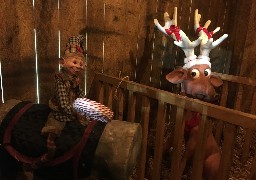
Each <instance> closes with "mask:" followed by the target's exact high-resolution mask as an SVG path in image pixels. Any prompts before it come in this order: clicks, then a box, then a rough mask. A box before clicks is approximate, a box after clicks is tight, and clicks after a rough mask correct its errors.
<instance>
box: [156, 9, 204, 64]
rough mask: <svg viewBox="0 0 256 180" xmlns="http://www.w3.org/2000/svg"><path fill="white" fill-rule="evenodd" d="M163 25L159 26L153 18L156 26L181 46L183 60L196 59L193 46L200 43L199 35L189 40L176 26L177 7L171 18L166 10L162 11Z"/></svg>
mask: <svg viewBox="0 0 256 180" xmlns="http://www.w3.org/2000/svg"><path fill="white" fill-rule="evenodd" d="M164 20H165V25H164V26H161V25H160V24H159V22H158V20H157V19H154V23H155V25H156V27H157V28H158V29H159V30H160V31H161V32H163V33H164V34H166V35H170V36H171V37H172V38H173V39H174V40H175V41H174V44H175V45H177V46H179V47H181V49H182V50H183V51H184V53H185V56H186V58H185V62H188V61H190V60H192V59H196V57H197V56H196V55H195V54H194V48H195V47H196V46H198V45H199V44H200V43H201V37H199V38H198V39H197V40H195V41H193V42H191V41H190V40H189V38H188V37H187V35H186V34H185V33H184V32H183V31H182V30H181V29H180V28H179V27H178V26H177V7H175V8H174V12H173V19H172V20H171V19H170V16H169V14H168V13H167V12H165V13H164Z"/></svg>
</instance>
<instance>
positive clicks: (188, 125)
mask: <svg viewBox="0 0 256 180" xmlns="http://www.w3.org/2000/svg"><path fill="white" fill-rule="evenodd" d="M200 120H201V116H200V113H194V116H193V117H192V118H191V119H189V120H186V122H185V128H184V132H185V133H186V134H188V133H190V131H191V129H193V128H194V127H196V126H198V125H199V123H200Z"/></svg>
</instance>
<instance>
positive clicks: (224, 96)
mask: <svg viewBox="0 0 256 180" xmlns="http://www.w3.org/2000/svg"><path fill="white" fill-rule="evenodd" d="M227 98H228V81H224V82H223V85H222V91H221V99H220V106H224V107H225V106H226V104H227ZM222 130H223V122H222V121H218V122H217V125H216V133H215V139H216V142H217V144H220V140H221V134H222Z"/></svg>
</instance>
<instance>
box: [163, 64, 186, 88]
mask: <svg viewBox="0 0 256 180" xmlns="http://www.w3.org/2000/svg"><path fill="white" fill-rule="evenodd" d="M186 78H187V70H186V69H183V68H178V69H175V70H173V71H172V72H170V73H169V74H167V75H166V79H167V80H168V81H169V82H171V83H173V84H179V83H182V82H183V81H184V80H185V79H186Z"/></svg>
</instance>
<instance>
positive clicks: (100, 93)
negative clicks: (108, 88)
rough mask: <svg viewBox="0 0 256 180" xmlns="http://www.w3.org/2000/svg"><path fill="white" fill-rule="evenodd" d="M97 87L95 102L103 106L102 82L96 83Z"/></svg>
mask: <svg viewBox="0 0 256 180" xmlns="http://www.w3.org/2000/svg"><path fill="white" fill-rule="evenodd" d="M97 85H98V87H97V90H98V91H97V92H98V97H97V99H96V101H98V102H99V103H101V104H103V103H104V86H103V82H98V83H97Z"/></svg>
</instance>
